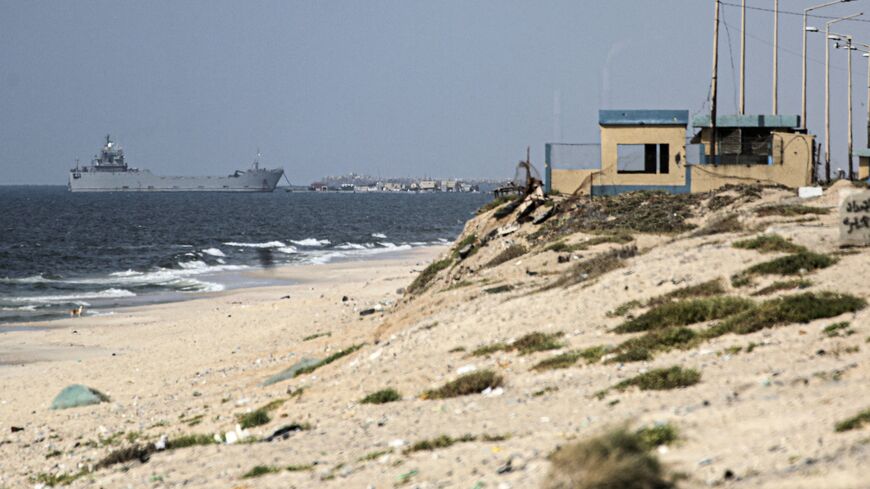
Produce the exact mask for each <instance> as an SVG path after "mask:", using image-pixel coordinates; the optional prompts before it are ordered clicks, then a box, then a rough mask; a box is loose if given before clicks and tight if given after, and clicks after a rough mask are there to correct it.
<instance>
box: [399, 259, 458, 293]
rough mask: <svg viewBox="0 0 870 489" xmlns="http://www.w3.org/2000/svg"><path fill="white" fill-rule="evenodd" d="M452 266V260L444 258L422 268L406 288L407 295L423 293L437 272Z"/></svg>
mask: <svg viewBox="0 0 870 489" xmlns="http://www.w3.org/2000/svg"><path fill="white" fill-rule="evenodd" d="M452 264H453V260H452V259H450V258H445V259H443V260H438V261H434V262H432V263H430V264H429V266H428V267H426V268H424V269H423V271H422V272H420V275H417V278H415V279H414V281H413V282H411V285H409V286H408V293H410V294H419V293H420V292H423V291H424V290H426V289H427V288H428V287H429V284H431V283H432V281H433V280H435V277H437V276H438V272H440V271H441V270H444V269H445V268H447V267H449V266H450V265H452Z"/></svg>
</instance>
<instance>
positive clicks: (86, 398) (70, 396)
mask: <svg viewBox="0 0 870 489" xmlns="http://www.w3.org/2000/svg"><path fill="white" fill-rule="evenodd" d="M108 401H109V397H108V396H107V395H105V394H103V393H102V392H100V391H98V390H96V389H91V388H90V387H88V386H85V385H81V384H72V385H68V386H66V387H64V389H63V390H62V391H60V393H59V394H58V395H57V397H55V398H54V400H53V401H51V409H68V408H74V407H79V406H89V405H92V404H99V403H101V402H108Z"/></svg>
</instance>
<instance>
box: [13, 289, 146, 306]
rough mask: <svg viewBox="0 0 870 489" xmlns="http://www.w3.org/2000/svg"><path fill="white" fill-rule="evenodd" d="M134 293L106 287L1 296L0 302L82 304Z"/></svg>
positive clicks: (130, 295) (133, 295) (128, 295)
mask: <svg viewBox="0 0 870 489" xmlns="http://www.w3.org/2000/svg"><path fill="white" fill-rule="evenodd" d="M135 296H136V294H134V293H133V292H130V291H129V290H125V289H114V288H112V289H106V290H101V291H99V292H82V293H79V294H65V295H37V296H30V297H2V298H0V302H11V303H31V304H34V303H35V304H50V303H65V302H69V303H76V304H82V305H88V303H86V302H82V301H84V300H88V299H112V298H120V297H135Z"/></svg>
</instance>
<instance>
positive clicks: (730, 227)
mask: <svg viewBox="0 0 870 489" xmlns="http://www.w3.org/2000/svg"><path fill="white" fill-rule="evenodd" d="M740 231H743V224H742V223H741V222H740V219H739V218H738V217H737V214H727V215H725V216H722V217H719V218H716V219H713V220H712V221H710V222H709V223H707V225H706V226H704V227H703V228H701V229H699V230H697V231H695V232H693V233H692V236H695V237H699V236H710V235H712V234H723V233H739V232H740Z"/></svg>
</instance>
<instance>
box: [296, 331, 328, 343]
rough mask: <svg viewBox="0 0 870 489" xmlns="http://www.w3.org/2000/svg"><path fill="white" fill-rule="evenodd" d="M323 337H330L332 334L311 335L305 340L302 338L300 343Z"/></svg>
mask: <svg viewBox="0 0 870 489" xmlns="http://www.w3.org/2000/svg"><path fill="white" fill-rule="evenodd" d="M324 336H332V333H331V332H329V331H327V332H325V333H314V334H312V335H308V336H306V337H305V338H302V341H311V340H313V339H316V338H322V337H324Z"/></svg>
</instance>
